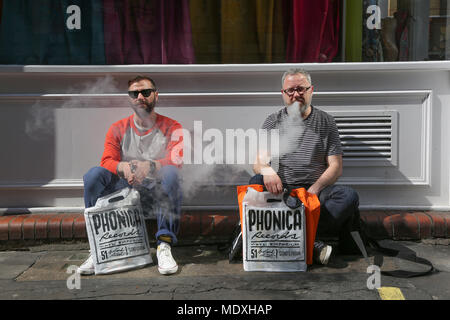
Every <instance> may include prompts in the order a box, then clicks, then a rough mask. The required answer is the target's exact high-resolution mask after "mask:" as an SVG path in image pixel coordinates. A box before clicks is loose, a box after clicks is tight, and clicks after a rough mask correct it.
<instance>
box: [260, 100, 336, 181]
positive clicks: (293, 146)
mask: <svg viewBox="0 0 450 320" xmlns="http://www.w3.org/2000/svg"><path fill="white" fill-rule="evenodd" d="M311 109H312V110H311V114H310V115H309V116H308V117H307V118H306V119H302V118H301V117H299V116H298V115H297V116H296V115H292V114H289V113H288V109H287V108H286V107H284V108H282V109H281V110H279V111H277V112H275V113H272V114H271V115H269V116H268V117H267V119H266V120H265V121H264V124H263V125H262V129H266V130H271V129H278V130H279V134H280V136H279V142H280V143H279V144H280V148H279V152H278V153H277V152H274V150H272V160H271V161H272V167H275V168H276V167H278V170H277V173H278V175H279V177H280V179H281V181H282V182H283V183H284V184H288V185H293V186H298V185H311V184H313V183H315V182H316V181H317V179H319V177H320V176H321V175H322V173H323V172H324V171H325V170H326V169H327V167H328V162H327V157H328V156H332V155H339V154H342V148H341V142H340V139H339V132H338V129H337V126H336V122H335V121H334V118H333V117H332V116H331V115H329V114H328V113H326V112H324V111H322V110H319V109H317V108H315V107H313V106H311ZM277 154H278V156H277Z"/></svg>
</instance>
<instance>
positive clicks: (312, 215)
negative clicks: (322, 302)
mask: <svg viewBox="0 0 450 320" xmlns="http://www.w3.org/2000/svg"><path fill="white" fill-rule="evenodd" d="M249 188H252V189H254V190H256V191H257V192H263V190H264V189H263V188H264V187H263V186H262V185H245V186H238V187H237V193H238V202H239V215H240V221H241V228H243V226H244V222H245V221H244V219H243V218H244V211H243V202H244V198H245V196H246V194H247V191H248V189H249ZM290 195H291V196H294V197H297V198H298V199H299V200H300V201H301V202H302V203H303V206H304V211H305V234H306V263H307V264H308V265H311V264H312V262H313V247H314V240H315V237H316V231H317V226H318V223H319V217H320V202H319V199H318V198H317V196H316V195H314V194H311V193H308V192H307V191H306V190H305V189H304V188H298V189H293V190H292V191H291V192H290ZM242 233H244V229H242Z"/></svg>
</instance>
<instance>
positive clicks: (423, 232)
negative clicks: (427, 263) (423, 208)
mask: <svg viewBox="0 0 450 320" xmlns="http://www.w3.org/2000/svg"><path fill="white" fill-rule="evenodd" d="M414 215H415V216H416V218H417V220H418V223H419V236H420V239H429V238H431V237H432V234H433V230H432V227H433V226H432V224H433V221H432V220H431V218H430V217H429V216H428V215H426V214H425V213H423V212H415V213H414Z"/></svg>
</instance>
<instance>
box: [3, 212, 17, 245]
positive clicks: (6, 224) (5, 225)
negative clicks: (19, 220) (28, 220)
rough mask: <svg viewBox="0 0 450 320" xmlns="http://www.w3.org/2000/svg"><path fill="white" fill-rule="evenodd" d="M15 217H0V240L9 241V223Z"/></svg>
mask: <svg viewBox="0 0 450 320" xmlns="http://www.w3.org/2000/svg"><path fill="white" fill-rule="evenodd" d="M14 218H15V216H4V217H0V240H9V221H11V220H13V219H14Z"/></svg>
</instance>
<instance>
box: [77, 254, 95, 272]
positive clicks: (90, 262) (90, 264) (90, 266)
mask: <svg viewBox="0 0 450 320" xmlns="http://www.w3.org/2000/svg"><path fill="white" fill-rule="evenodd" d="M77 272H78V273H79V274H82V275H85V276H88V275H91V274H94V273H95V268H94V259H93V258H92V255H89V258H87V260H86V261H85V262H84V263H83V264H82V265H81V266H80V267H78V269H77Z"/></svg>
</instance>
